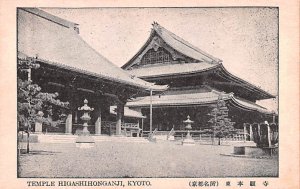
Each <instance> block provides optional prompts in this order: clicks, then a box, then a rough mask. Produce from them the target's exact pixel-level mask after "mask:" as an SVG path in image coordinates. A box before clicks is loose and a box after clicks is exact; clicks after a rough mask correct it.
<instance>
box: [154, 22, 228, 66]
mask: <svg viewBox="0 0 300 189" xmlns="http://www.w3.org/2000/svg"><path fill="white" fill-rule="evenodd" d="M152 26H153V29H154V30H155V31H156V32H157V33H158V34H160V33H161V30H164V31H165V32H166V33H167V34H169V35H170V36H171V37H172V38H173V39H174V40H176V41H178V42H180V43H182V44H184V45H185V46H187V47H189V48H191V49H193V50H195V51H197V52H199V53H201V54H203V55H204V56H206V57H208V58H210V59H212V60H213V61H214V62H217V63H219V62H222V60H221V59H219V58H216V57H214V56H212V55H210V54H208V53H207V52H205V51H203V50H201V49H200V48H198V47H196V46H194V45H192V44H191V43H189V42H188V41H186V40H184V39H183V38H181V37H179V36H178V35H176V34H174V33H173V32H171V31H169V30H168V29H166V28H164V27H163V26H161V25H159V24H158V23H157V22H154V23H153V24H152Z"/></svg>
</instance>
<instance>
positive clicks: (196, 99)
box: [126, 90, 272, 114]
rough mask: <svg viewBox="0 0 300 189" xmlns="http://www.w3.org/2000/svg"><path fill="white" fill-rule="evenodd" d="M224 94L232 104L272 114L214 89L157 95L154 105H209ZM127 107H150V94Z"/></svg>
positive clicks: (226, 99) (129, 103) (153, 100)
mask: <svg viewBox="0 0 300 189" xmlns="http://www.w3.org/2000/svg"><path fill="white" fill-rule="evenodd" d="M220 95H222V97H223V99H224V100H225V101H230V102H231V104H233V105H235V106H237V107H239V108H242V109H246V110H248V111H259V112H261V113H265V114H271V113H272V112H271V111H268V110H267V109H266V108H264V107H262V106H259V105H257V104H255V103H253V102H249V101H246V100H242V99H239V98H236V97H234V96H233V94H225V93H220V92H218V91H215V90H212V91H210V92H201V93H188V94H172V95H155V96H152V106H153V107H168V106H191V105H209V104H215V103H216V102H217V101H218V98H219V96H220ZM126 106H127V107H149V106H150V96H146V97H139V98H136V99H134V100H132V101H129V102H127V104H126Z"/></svg>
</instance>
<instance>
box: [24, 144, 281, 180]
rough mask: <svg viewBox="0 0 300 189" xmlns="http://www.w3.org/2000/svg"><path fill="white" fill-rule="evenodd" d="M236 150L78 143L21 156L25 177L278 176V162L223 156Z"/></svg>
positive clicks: (35, 148) (39, 146)
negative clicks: (81, 146) (82, 145)
mask: <svg viewBox="0 0 300 189" xmlns="http://www.w3.org/2000/svg"><path fill="white" fill-rule="evenodd" d="M232 148H233V147H232V146H212V145H199V144H197V145H196V146H182V145H178V144H176V143H174V142H173V143H146V144H137V143H118V142H101V143H96V146H95V147H94V148H91V149H79V148H76V147H75V144H45V143H44V144H41V143H33V144H31V150H32V151H31V153H30V154H21V156H20V157H19V167H18V168H19V169H18V173H19V176H20V177H93V178H99V177H237V176H238V177H257V176H263V177H265V176H266V177H269V176H270V177H273V176H277V175H278V159H277V158H273V159H254V158H238V157H229V156H221V155H220V153H231V152H232Z"/></svg>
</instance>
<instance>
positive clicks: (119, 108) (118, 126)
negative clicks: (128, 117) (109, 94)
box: [116, 103, 124, 135]
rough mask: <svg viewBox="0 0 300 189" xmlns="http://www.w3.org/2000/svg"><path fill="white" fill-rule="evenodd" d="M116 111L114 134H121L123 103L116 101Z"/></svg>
mask: <svg viewBox="0 0 300 189" xmlns="http://www.w3.org/2000/svg"><path fill="white" fill-rule="evenodd" d="M116 111H117V120H116V121H117V123H116V135H121V124H122V117H123V115H124V103H118V105H117V110H116Z"/></svg>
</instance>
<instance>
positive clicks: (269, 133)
mask: <svg viewBox="0 0 300 189" xmlns="http://www.w3.org/2000/svg"><path fill="white" fill-rule="evenodd" d="M266 125H267V128H268V144H269V147H271V146H272V144H271V128H270V125H269V123H267V124H266Z"/></svg>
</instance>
